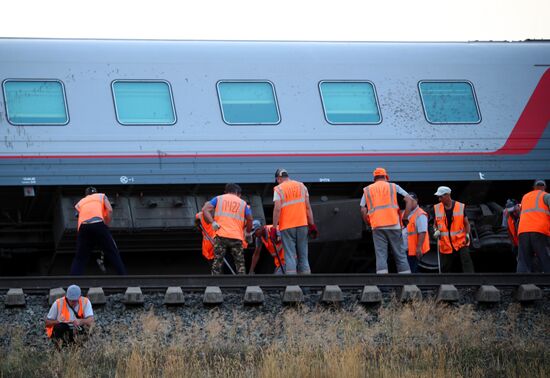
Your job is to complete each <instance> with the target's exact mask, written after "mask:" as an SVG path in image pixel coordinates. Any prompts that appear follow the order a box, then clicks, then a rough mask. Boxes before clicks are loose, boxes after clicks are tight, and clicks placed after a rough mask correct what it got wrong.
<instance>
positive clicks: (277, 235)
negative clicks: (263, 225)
mask: <svg viewBox="0 0 550 378" xmlns="http://www.w3.org/2000/svg"><path fill="white" fill-rule="evenodd" d="M269 238H270V239H271V240H275V242H276V243H279V242H280V241H281V232H280V231H279V230H277V229H276V228H275V227H272V228H271V230H270V231H269Z"/></svg>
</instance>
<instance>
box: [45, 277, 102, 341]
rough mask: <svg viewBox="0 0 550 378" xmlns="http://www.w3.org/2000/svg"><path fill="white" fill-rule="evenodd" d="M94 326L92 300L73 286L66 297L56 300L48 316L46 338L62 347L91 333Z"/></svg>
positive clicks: (68, 289)
mask: <svg viewBox="0 0 550 378" xmlns="http://www.w3.org/2000/svg"><path fill="white" fill-rule="evenodd" d="M93 324H94V312H93V309H92V304H91V302H90V300H89V299H88V298H86V297H83V296H82V295H81V291H80V287H78V286H77V285H71V286H69V287H68V288H67V294H66V295H65V296H64V297H61V298H58V299H56V300H55V301H54V302H53V304H52V306H51V308H50V311H49V312H48V315H47V316H46V336H48V338H50V339H52V340H54V341H56V343H57V346H58V347H60V346H62V345H63V344H64V343H71V342H73V341H74V340H75V336H76V335H78V334H82V333H83V332H84V331H89V328H90V327H91V326H92V325H93Z"/></svg>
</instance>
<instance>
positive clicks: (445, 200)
mask: <svg viewBox="0 0 550 378" xmlns="http://www.w3.org/2000/svg"><path fill="white" fill-rule="evenodd" d="M434 195H436V196H437V197H438V199H439V202H440V203H438V204H436V205H434V212H435V221H434V227H435V228H436V230H435V232H434V237H435V238H437V239H439V240H438V247H439V254H440V255H439V257H440V258H441V272H443V273H451V272H463V273H474V264H473V262H472V258H471V257H470V249H469V248H468V246H469V245H470V222H469V221H468V217H467V216H466V214H465V212H464V209H465V205H464V204H463V203H460V202H458V201H455V200H453V199H452V198H451V188H449V187H448V186H440V187H439V188H438V189H437V192H435V194H434Z"/></svg>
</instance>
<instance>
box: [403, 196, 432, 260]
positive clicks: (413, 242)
mask: <svg viewBox="0 0 550 378" xmlns="http://www.w3.org/2000/svg"><path fill="white" fill-rule="evenodd" d="M420 215H424V216H426V218H427V217H428V214H426V212H425V211H424V210H422V209H421V208H420V207H417V208H416V210H415V211H413V212H412V214H411V215H410V216H409V224H408V225H407V235H408V244H409V256H416V246H417V244H418V232H416V220H417V219H418V217H419V216H420ZM421 250H422V254H424V253H426V252H428V251H429V250H430V238H429V237H428V234H427V231H426V237H425V238H424V242H423V243H422V249H421Z"/></svg>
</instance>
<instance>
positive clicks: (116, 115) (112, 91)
mask: <svg viewBox="0 0 550 378" xmlns="http://www.w3.org/2000/svg"><path fill="white" fill-rule="evenodd" d="M116 83H164V84H166V85H167V86H168V93H169V94H170V105H171V106H172V112H173V114H174V122H171V123H158V122H147V123H145V122H142V123H124V122H121V120H120V118H119V114H118V107H117V101H116V95H115V84H116ZM111 96H112V98H113V105H114V107H115V118H116V121H117V122H118V124H119V125H121V126H174V125H175V124H176V123H177V122H178V115H177V113H176V104H175V102H174V94H173V92H172V85H171V84H170V82H169V81H168V80H164V79H115V80H113V81H111Z"/></svg>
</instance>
